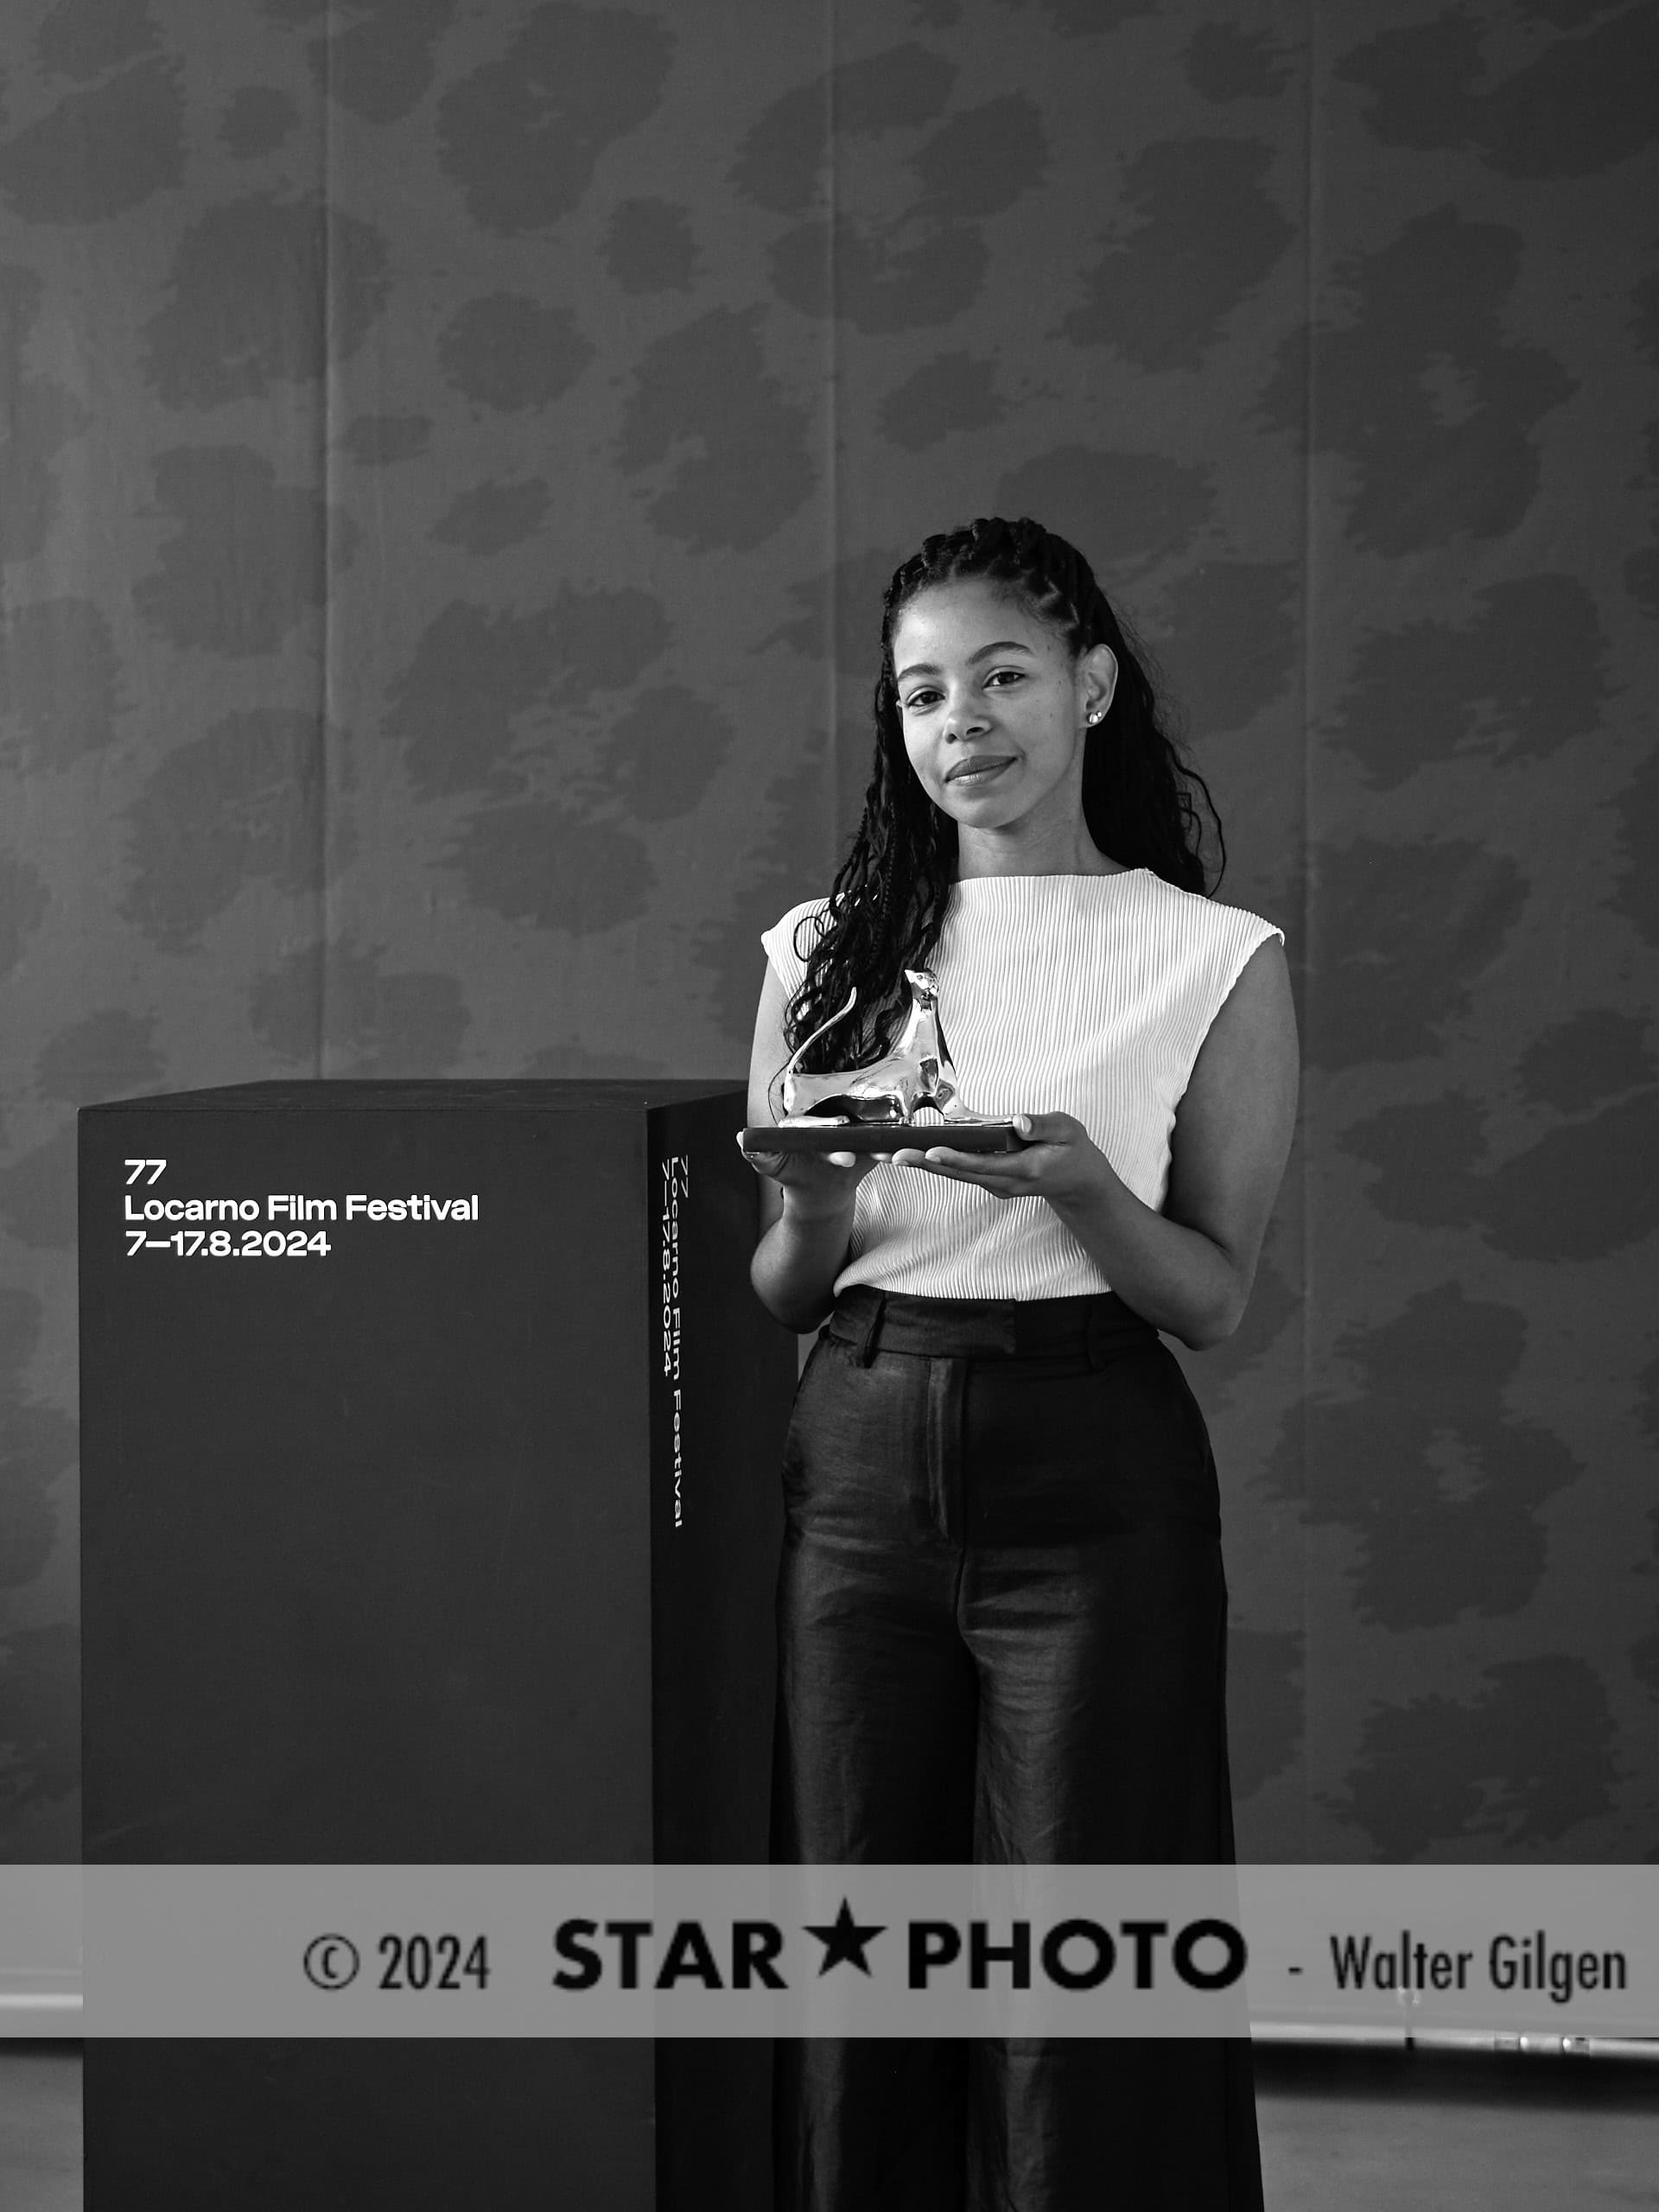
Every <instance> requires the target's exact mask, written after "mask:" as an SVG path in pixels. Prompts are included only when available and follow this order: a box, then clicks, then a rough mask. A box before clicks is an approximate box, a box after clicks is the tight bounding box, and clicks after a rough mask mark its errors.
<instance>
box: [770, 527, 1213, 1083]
mask: <svg viewBox="0 0 1659 2212" xmlns="http://www.w3.org/2000/svg"><path fill="white" fill-rule="evenodd" d="M974 577H979V578H983V579H984V580H985V581H987V582H991V583H995V584H996V585H998V586H1001V587H1002V588H1006V589H1007V591H1008V592H1009V593H1010V594H1012V595H1014V596H1015V597H1017V598H1019V599H1020V600H1021V601H1023V602H1024V603H1025V604H1026V605H1027V607H1029V608H1030V610H1031V612H1032V613H1033V614H1034V615H1036V616H1037V617H1038V619H1039V620H1041V621H1043V622H1046V623H1047V624H1048V625H1049V626H1050V627H1051V628H1052V629H1053V630H1054V631H1055V632H1057V633H1058V635H1059V636H1060V637H1062V638H1063V639H1064V640H1065V645H1066V648H1067V650H1068V652H1071V655H1072V656H1073V658H1076V657H1077V656H1079V655H1081V654H1083V653H1084V652H1088V651H1089V650H1090V647H1091V646H1094V645H1109V647H1110V648H1111V650H1112V652H1113V654H1114V656H1115V657H1116V661H1117V669H1118V674H1117V684H1116V690H1115V691H1114V693H1113V697H1112V703H1111V707H1110V709H1109V711H1108V712H1107V714H1106V715H1104V717H1103V719H1102V721H1099V722H1098V723H1096V724H1095V725H1093V726H1092V727H1091V728H1090V730H1089V731H1088V734H1087V736H1086V738H1085V741H1084V765H1083V810H1084V823H1085V825H1086V827H1087V829H1088V831H1089V834H1090V836H1091V837H1092V838H1093V840H1094V842H1095V843H1096V845H1097V846H1098V847H1099V848H1100V849H1101V850H1102V851H1109V852H1110V853H1111V854H1112V855H1113V856H1114V858H1116V859H1117V860H1120V861H1122V862H1123V863H1124V865H1125V866H1126V867H1129V868H1150V869H1152V871H1153V872H1154V874H1157V875H1160V876H1161V877H1163V879H1164V880H1165V881H1166V882H1167V883H1173V884H1174V885H1176V886H1177V887H1178V888H1179V889H1181V890H1183V891H1196V892H1198V893H1205V892H1206V891H1207V890H1209V889H1210V888H1211V886H1209V885H1208V884H1207V883H1206V881H1205V865H1204V861H1203V859H1202V857H1201V855H1200V845H1201V841H1202V832H1203V823H1202V821H1201V818H1200V817H1199V814H1198V808H1197V805H1196V804H1195V803H1194V800H1193V798H1192V790H1191V789H1190V786H1191V785H1197V787H1198V790H1199V791H1202V792H1203V794H1204V799H1205V805H1206V806H1207V807H1208V808H1209V811H1210V816H1211V820H1212V821H1213V822H1214V823H1215V826H1216V834H1217V841H1218V842H1219V844H1220V849H1221V866H1220V868H1218V869H1217V879H1216V880H1217V883H1218V882H1219V881H1220V878H1221V874H1223V873H1224V870H1225V868H1226V864H1227V860H1226V843H1225V840H1224V838H1222V836H1221V823H1220V819H1219V817H1217V814H1216V810H1215V804H1214V802H1213V800H1211V796H1210V790H1209V786H1208V785H1206V784H1205V781H1204V779H1203V778H1202V777H1201V776H1200V775H1199V774H1198V771H1197V770H1196V769H1195V768H1193V767H1192V766H1189V765H1188V764H1187V763H1186V762H1185V760H1182V758H1181V757H1180V755H1179V753H1178V752H1177V750H1176V747H1175V745H1174V742H1173V740H1172V738H1171V736H1170V735H1169V734H1168V732H1167V730H1166V728H1165V727H1164V719H1165V718H1164V716H1163V715H1162V713H1161V712H1160V707H1159V703H1158V699H1157V696H1156V694H1155V692H1154V688H1153V685H1152V683H1151V681H1150V679H1149V677H1148V676H1147V671H1146V668H1145V666H1144V665H1143V664H1144V663H1145V662H1146V661H1147V660H1148V659H1149V658H1150V657H1149V656H1148V655H1147V652H1146V649H1145V647H1144V646H1142V645H1140V643H1139V640H1138V639H1135V638H1134V637H1133V635H1132V633H1130V632H1127V631H1126V628H1125V626H1124V625H1123V624H1122V621H1121V620H1119V618H1118V617H1117V615H1116V613H1114V612H1113V610H1112V607H1111V605H1110V603H1109V601H1108V600H1107V598H1106V595H1105V594H1104V593H1103V591H1102V589H1101V588H1100V585H1099V584H1098V582H1096V578H1095V575H1094V571H1093V570H1092V569H1090V566H1089V563H1088V562H1087V561H1085V560H1084V556H1082V554H1081V553H1079V552H1078V551H1077V548H1076V547H1075V546H1073V545H1070V544H1068V543H1066V541H1065V538H1063V537H1055V536H1054V535H1053V533H1052V531H1046V530H1045V529H1044V528H1043V527H1042V525H1041V524H1040V523H1036V522H1033V520H1032V519H1031V518H1030V517H1029V516H1022V517H1020V519H1019V520H1018V521H1014V522H1007V521H1004V520H1003V519H1002V518H1001V517H1000V516H981V517H980V518H978V519H977V520H976V521H975V522H973V523H971V524H969V525H968V526H967V527H966V528H965V529H961V530H953V531H942V532H940V533H939V534H938V535H937V536H935V537H929V538H927V539H926V540H925V542H924V543H923V545H922V549H921V550H920V552H919V553H917V554H915V555H913V556H912V558H911V559H910V560H908V561H906V562H905V563H903V565H902V566H901V567H899V569H896V570H895V571H894V573H893V579H892V582H890V583H889V584H888V586H887V593H886V596H885V600H884V603H883V609H882V623H881V668H880V675H879V676H878V677H877V678H876V683H875V693H874V702H873V703H874V720H875V762H874V771H873V772H872V774H871V778H870V783H869V787H868V791H866V793H865V796H864V812H863V817H862V819H861V822H860V823H859V826H858V829H857V831H856V833H855V836H854V838H853V841H852V844H851V846H850V848H849V851H848V854H847V857H846V859H845V860H844V861H842V864H841V867H840V868H839V869H838V870H837V871H836V879H835V881H834V883H833V885H832V886H831V887H830V893H829V912H828V914H827V916H826V917H825V918H824V920H823V922H822V923H821V924H818V925H814V923H813V921H812V919H811V918H810V917H809V918H808V919H807V920H806V921H805V922H804V923H803V924H802V925H801V931H798V933H797V939H796V950H797V952H798V954H799V955H800V956H801V957H802V958H803V959H804V960H805V962H806V963H807V965H806V973H805V976H804V977H803V979H802V982H801V985H800V988H799V989H798V991H797V992H796V993H795V995H794V996H793V998H792V999H791V1001H790V1003H789V1007H788V1010H787V1013H786V1014H785V1036H786V1038H787V1039H788V1041H789V1043H790V1045H791V1047H793V1046H798V1045H799V1044H800V1043H801V1041H802V1040H803V1039H805V1038H807V1037H810V1035H811V1034H812V1033H813V1031H814V1030H816V1029H818V1028H820V1027H823V1024H824V1023H825V1022H827V1021H828V1020H829V1018H830V1016H831V1015H832V1014H836V1013H838V1012H839V1011H840V1009H841V1008H842V1007H843V1006H844V1005H845V1004H846V1002H847V997H848V994H849V991H850V990H853V989H855V988H856V991H857V999H856V1002H855V1007H854V1011H853V1014H851V1016H850V1017H849V1020H847V1021H846V1022H844V1023H837V1024H836V1027H834V1028H833V1029H832V1030H831V1031H830V1032H829V1035H828V1036H826V1037H824V1038H823V1039H821V1040H820V1041H819V1043H818V1044H817V1045H816V1046H814V1047H813V1049H812V1052H810V1054H809V1055H808V1056H807V1057H808V1058H809V1059H810V1061H811V1063H813V1065H815V1066H817V1067H818V1068H820V1069H822V1068H831V1067H850V1066H856V1065H861V1063H863V1062H864V1061H866V1060H868V1059H871V1058H875V1057H877V1056H878V1055H879V1053H880V1052H883V1051H885V1050H886V1049H887V1046H888V1045H889V1044H890V1043H891V1041H892V1039H893V1034H894V1033H895V1031H896V1028H897V1027H898V1023H899V1018H900V1017H901V1016H902V1014H903V1013H904V1011H905V1009H906V1006H907V1004H908V999H909V994H908V988H907V986H906V983H905V980H904V971H905V969H906V968H921V967H925V966H926V965H927V963H928V962H929V961H930V960H931V957H932V955H933V952H934V950H935V948H936V947H937V945H938V941H939V934H940V931H942V930H943V928H944V917H945V912H946V908H947V906H948V905H949V902H950V888H951V886H952V884H953V883H954V881H955V880H956V860H957V825H956V823H954V822H953V821H952V820H951V819H950V816H949V815H947V814H945V813H944V812H943V811H942V810H940V809H939V808H938V807H936V806H935V805H934V804H933V802H932V800H931V798H929V797H928V796H927V793H926V792H925V790H924V789H923V787H922V785H921V783H920V781H919V779H918V778H917V776H916V774H915V772H914V771H913V770H912V767H911V766H910V762H909V759H908V757H907V755H906V751H905V741H904V728H903V721H902V718H901V716H900V714H899V694H898V685H897V683H896V681H895V679H894V673H893V634H894V632H895V631H896V630H897V628H898V626H899V619H900V617H901V616H902V615H903V613H904V611H905V609H906V607H908V606H909V604H910V602H911V601H912V600H913V599H914V598H915V597H916V596H917V595H918V593H920V592H922V591H925V590H926V589H927V588H929V587H931V586H932V585H936V584H945V583H955V582H963V581H966V580H968V579H969V578H974ZM802 932H805V933H806V941H803V936H802Z"/></svg>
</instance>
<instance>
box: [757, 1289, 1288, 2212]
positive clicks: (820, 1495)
mask: <svg viewBox="0 0 1659 2212" xmlns="http://www.w3.org/2000/svg"><path fill="white" fill-rule="evenodd" d="M784 1491H785V1538H784V1554H783V1562H782V1567H781V1571H780V1575H779V1592H778V1628H779V1705H778V1732H777V1751H776V1759H775V1764H774V1777H773V1805H772V1857H773V1859H775V1860H777V1861H779V1862H791V1863H795V1862H805V1863H829V1862H839V1863H842V1864H853V1863H858V1862H869V1863H887V1864H906V1865H917V1864H933V1865H939V1864H959V1863H963V1862H969V1861H982V1862H990V1863H995V1864H1080V1865H1103V1864H1110V1863H1116V1864H1120V1865H1122V1864H1129V1865H1135V1864H1141V1865H1149V1864H1195V1863H1196V1864H1219V1863H1226V1862H1230V1860H1231V1859H1232V1856H1233V1831H1232V1812H1231V1806H1230V1800H1229V1795H1228V1779H1227V1746H1226V1717H1225V1707H1224V1674H1225V1649H1226V1603H1227V1597H1226V1587H1225V1584H1224V1580H1223V1575H1222V1562H1221V1548H1220V1516H1219V1506H1218V1500H1217V1487H1216V1471H1215V1462H1214V1459H1213V1458H1212V1456H1211V1448H1210V1440H1209V1436H1208V1433H1207V1432H1206V1430H1205V1422H1204V1416H1203V1414H1201V1412H1200V1411H1199V1409H1198V1402H1197V1401H1196V1400H1195V1399H1194V1397H1193V1396H1192V1392H1191V1391H1190V1390H1189V1389H1188V1388H1187V1385H1186V1382H1185V1377H1184V1376H1183V1375H1182V1373H1181V1370H1180V1368H1179V1363H1177V1361H1176V1360H1175V1358H1174V1357H1173V1355H1172V1354H1171V1352H1170V1351H1169V1350H1168V1347H1167V1346H1166V1344H1164V1342H1163V1340H1162V1339H1161V1338H1160V1336H1159V1335H1158V1332H1157V1331H1156V1330H1155V1329H1154V1328H1153V1327H1152V1326H1151V1325H1149V1324H1148V1323H1147V1322H1146V1321H1144V1320H1142V1319H1141V1318H1140V1316H1139V1315H1137V1314H1135V1313H1133V1312H1132V1311H1131V1310H1130V1309H1129V1307H1128V1306H1125V1305H1124V1303H1123V1302H1122V1300H1121V1299H1119V1298H1117V1297H1116V1296H1115V1295H1112V1294H1106V1295H1104V1296H1103V1297H1099V1298H1068V1299H1055V1300H1039V1301H1027V1302H1017V1301H1009V1302H1006V1303H1005V1302H1001V1301H990V1300H953V1299H931V1298H928V1299H918V1298H903V1297H899V1296H897V1295H889V1294H887V1293H884V1292H880V1291H875V1290H870V1289H868V1288H863V1287H861V1288H859V1289H856V1290H854V1291H851V1292H849V1293H848V1294H846V1295H845V1296H844V1297H843V1298H842V1300H841V1302H840V1304H839V1305H838V1306H837V1307H836V1312H835V1313H834V1315H833V1316H832V1317H831V1319H830V1320H829V1324H828V1325H827V1326H826V1327H825V1329H824V1331H823V1333H822V1334H821V1336H820V1338H819V1341H818V1343H817V1344H816V1345H815V1346H814V1348H813V1351H812V1355H811V1357H810V1360H809V1362H808V1363H807V1367H806V1370H805V1372H804V1375H803V1376H802V1378H801V1383H800V1389H799V1391H798V1395H797V1398H796V1402H795V1411H794V1416H793V1419H792V1421H791V1426H790V1432H789V1439H788V1443H787V1446H786V1448H785V1465H784ZM776 2058H777V2064H776V2071H775V2077H774V2078H775V2083H776V2087H775V2093H774V2113H773V2119H774V2154H775V2167H776V2174H777V2184H778V2193H777V2200H776V2212H1120V2209H1121V2212H1261V2207H1262V2179H1261V2166H1260V2159H1259V2154H1258V2152H1257V2146H1256V2130H1255V2101H1254V2094H1253V2089H1252V2083H1251V2073H1250V2052H1249V2044H1248V2042H1246V2041H1243V2040H1242V2039H1226V2040H1222V2039H1217V2040H1214V2041H1198V2040H1193V2039H1187V2038H1176V2037H1171V2038H1167V2039H1150V2038H1149V2039H1147V2040H1145V2041H1130V2040H1127V2039H1101V2040H1084V2039H1082V2038H1065V2037H1058V2038H1052V2039H1048V2040H1042V2041H1035V2040H1028V2041H1024V2042H1008V2041H1000V2042H999V2041H992V2040H989V2039H978V2040H969V2039H966V2038H962V2039H957V2040H954V2041H951V2040H941V2041H938V2042H914V2041H911V2042H903V2041H899V2040H893V2039H887V2038H880V2039H878V2038H868V2039H851V2040H843V2041H827V2040H822V2039H820V2040H791V2041H780V2042H779V2044H778V2046H777V2052H776Z"/></svg>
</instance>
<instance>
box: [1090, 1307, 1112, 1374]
mask: <svg viewBox="0 0 1659 2212" xmlns="http://www.w3.org/2000/svg"><path fill="white" fill-rule="evenodd" d="M1106 1334H1107V1332H1106V1309H1105V1307H1104V1306H1099V1305H1096V1306H1090V1309H1089V1319H1088V1321H1087V1324H1086V1325H1085V1326H1084V1344H1085V1345H1086V1346H1087V1349H1088V1353H1089V1365H1090V1369H1091V1370H1093V1372H1095V1373H1096V1374H1098V1373H1099V1372H1100V1370H1101V1369H1102V1368H1103V1367H1104V1366H1105V1364H1106Z"/></svg>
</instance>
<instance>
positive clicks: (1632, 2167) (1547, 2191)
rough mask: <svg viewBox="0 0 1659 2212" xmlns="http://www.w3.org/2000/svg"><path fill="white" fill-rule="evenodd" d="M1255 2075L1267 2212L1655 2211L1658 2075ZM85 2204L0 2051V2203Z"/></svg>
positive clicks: (58, 2122)
mask: <svg viewBox="0 0 1659 2212" xmlns="http://www.w3.org/2000/svg"><path fill="white" fill-rule="evenodd" d="M1256 2073H1257V2110H1258V2113H1259V2115H1260V2122H1261V2131H1262V2167H1263V2171H1264V2173H1265V2176H1266V2180H1267V2202H1268V2212H1630V2207H1632V2206H1640V2205H1647V2206H1653V2207H1656V2208H1659V2065H1655V2064H1639V2063H1626V2062H1621V2061H1618V2060H1615V2059H1582V2058H1580V2059H1573V2058H1554V2057H1551V2058H1541V2057H1538V2058H1534V2057H1529V2058H1494V2057H1487V2056H1478V2055H1475V2054H1471V2053H1466V2052H1457V2053H1434V2054H1421V2053H1410V2054H1408V2053H1404V2052H1396V2051H1359V2050H1350V2051H1325V2050H1307V2049H1287V2048H1285V2047H1283V2046H1280V2047H1276V2048H1274V2049H1271V2050H1258V2051H1257V2054H1256ZM80 2205H81V2190H80V2053H79V2047H78V2046H77V2045H76V2044H73V2043H39V2044H23V2043H14V2044H0V2206H3V2208H4V2212H80ZM226 2212H235V2208H234V2207H232V2206H227V2207H226Z"/></svg>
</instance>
